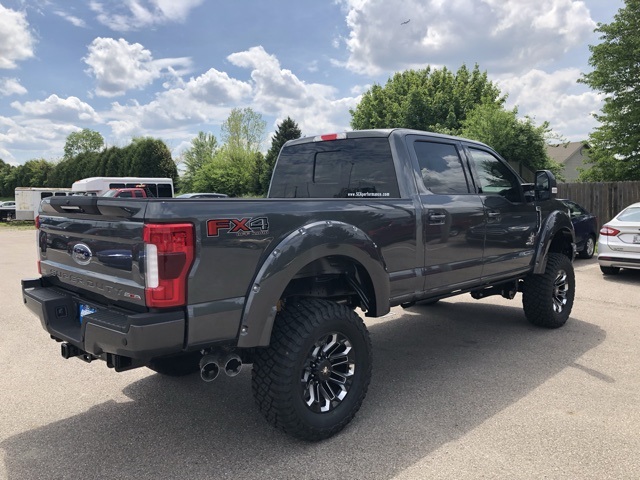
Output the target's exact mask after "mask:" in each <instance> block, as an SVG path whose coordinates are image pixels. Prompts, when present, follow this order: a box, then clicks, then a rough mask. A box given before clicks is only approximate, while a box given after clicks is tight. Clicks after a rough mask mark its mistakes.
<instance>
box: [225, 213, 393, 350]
mask: <svg viewBox="0 0 640 480" xmlns="http://www.w3.org/2000/svg"><path fill="white" fill-rule="evenodd" d="M329 256H340V257H346V258H349V259H352V260H353V261H354V262H356V263H358V264H360V265H361V266H362V267H363V268H364V269H365V270H366V271H367V273H368V274H369V276H370V278H371V280H372V283H373V289H374V295H375V305H376V308H375V311H374V312H372V316H382V315H385V314H387V313H388V312H389V309H390V307H389V295H390V288H391V287H390V285H389V275H388V272H387V267H386V264H385V262H384V259H383V257H382V252H381V251H380V247H379V246H378V245H376V243H375V242H374V241H373V240H372V239H371V238H370V237H369V236H368V235H367V234H366V233H365V232H363V231H362V230H360V229H359V228H357V227H355V226H353V225H349V224H347V223H343V222H337V221H319V222H314V223H310V224H308V225H305V226H304V227H301V228H298V229H296V230H295V231H294V232H292V233H290V234H289V235H288V236H287V237H286V238H284V239H283V240H282V241H281V242H280V243H279V244H278V245H277V246H276V247H275V248H274V249H273V250H272V251H271V253H269V256H268V257H267V259H266V260H265V261H264V262H263V264H262V266H261V267H260V270H259V271H258V273H257V275H256V277H255V278H254V280H253V282H251V285H250V287H249V293H248V295H247V301H246V303H245V307H244V311H243V313H242V322H241V327H240V334H239V338H238V347H241V348H250V347H256V346H267V345H269V341H270V339H271V330H272V328H273V322H274V321H275V317H276V314H277V313H278V312H277V303H278V301H279V300H280V298H281V296H282V293H283V292H284V290H285V288H286V287H287V285H288V284H289V282H290V281H291V280H292V279H293V277H294V276H295V275H296V274H297V273H298V272H299V271H300V270H301V269H302V268H303V267H305V266H306V265H308V264H309V263H311V262H313V261H315V260H318V259H320V258H324V257H329Z"/></svg>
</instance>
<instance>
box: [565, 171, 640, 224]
mask: <svg viewBox="0 0 640 480" xmlns="http://www.w3.org/2000/svg"><path fill="white" fill-rule="evenodd" d="M558 198H568V199H569V200H573V201H574V202H576V203H578V204H580V205H582V206H583V207H584V208H586V209H587V210H589V211H590V212H591V213H593V214H594V215H596V216H597V217H598V228H600V227H601V226H602V225H603V224H605V223H607V222H608V221H609V220H611V219H612V218H613V217H614V216H615V215H616V214H617V213H618V212H620V210H622V209H623V208H625V207H627V206H628V205H630V204H632V203H635V202H640V182H589V183H587V182H585V183H559V184H558Z"/></svg>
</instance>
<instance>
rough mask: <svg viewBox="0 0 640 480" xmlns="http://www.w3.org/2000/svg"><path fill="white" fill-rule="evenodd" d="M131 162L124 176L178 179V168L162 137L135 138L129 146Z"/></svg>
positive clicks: (175, 180)
mask: <svg viewBox="0 0 640 480" xmlns="http://www.w3.org/2000/svg"><path fill="white" fill-rule="evenodd" d="M128 149H129V152H130V153H131V164H130V166H129V167H128V171H126V172H125V173H123V174H122V176H131V177H169V178H172V179H173V181H174V182H177V180H178V169H177V168H176V164H175V162H174V161H173V158H171V151H170V150H169V147H167V145H166V144H165V143H164V142H163V141H162V140H160V139H157V138H151V137H144V138H134V139H133V142H132V144H131V145H129V147H128Z"/></svg>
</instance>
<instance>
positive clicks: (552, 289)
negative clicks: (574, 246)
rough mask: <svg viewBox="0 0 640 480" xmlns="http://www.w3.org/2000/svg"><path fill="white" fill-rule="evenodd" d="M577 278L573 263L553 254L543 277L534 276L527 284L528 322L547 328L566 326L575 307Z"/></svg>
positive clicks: (526, 305)
mask: <svg viewBox="0 0 640 480" xmlns="http://www.w3.org/2000/svg"><path fill="white" fill-rule="evenodd" d="M575 291H576V278H575V274H574V271H573V264H572V263H571V260H570V259H569V258H568V257H567V256H565V255H563V254H561V253H550V254H549V258H548V259H547V267H546V269H545V272H544V274H542V275H530V276H529V277H527V279H526V280H525V282H524V289H523V292H522V305H523V307H524V314H525V316H526V317H527V320H529V322H531V323H532V324H533V325H537V326H539V327H546V328H559V327H561V326H563V325H564V324H565V323H566V322H567V319H568V318H569V314H570V313H571V308H572V307H573V300H574V297H575Z"/></svg>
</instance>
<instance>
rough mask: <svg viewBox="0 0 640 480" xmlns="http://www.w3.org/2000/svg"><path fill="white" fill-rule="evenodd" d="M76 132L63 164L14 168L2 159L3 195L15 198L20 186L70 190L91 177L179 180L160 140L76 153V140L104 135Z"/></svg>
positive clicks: (0, 180)
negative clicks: (78, 182)
mask: <svg viewBox="0 0 640 480" xmlns="http://www.w3.org/2000/svg"><path fill="white" fill-rule="evenodd" d="M76 133H78V134H79V135H74V134H71V135H70V136H69V137H68V138H67V142H66V146H65V157H64V158H63V159H61V160H60V161H59V162H50V161H47V160H44V159H38V160H29V161H27V162H26V163H25V164H23V165H18V166H12V165H9V164H7V163H6V162H4V161H2V160H0V196H2V197H11V196H13V195H14V191H15V189H16V187H49V188H69V187H71V185H72V184H73V182H75V181H76V180H80V179H81V178H87V177H103V176H104V177H111V176H113V177H123V176H130V177H141V176H152V177H171V178H172V179H174V180H175V181H177V180H178V170H177V168H176V164H175V162H174V161H173V159H172V158H171V152H170V151H169V148H168V147H167V145H166V144H165V143H164V142H163V141H162V140H160V139H157V138H150V137H144V138H134V139H133V140H132V142H131V144H129V145H127V146H126V147H110V148H104V149H102V150H97V148H99V147H97V146H96V144H93V145H84V146H81V148H79V149H76V150H74V149H73V148H71V145H73V144H74V141H75V140H76V139H80V140H84V139H86V138H88V137H90V136H93V137H95V136H96V134H97V135H100V134H99V133H98V132H93V131H90V130H83V131H82V132H76ZM100 138H102V137H101V136H100ZM100 146H102V143H100Z"/></svg>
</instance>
